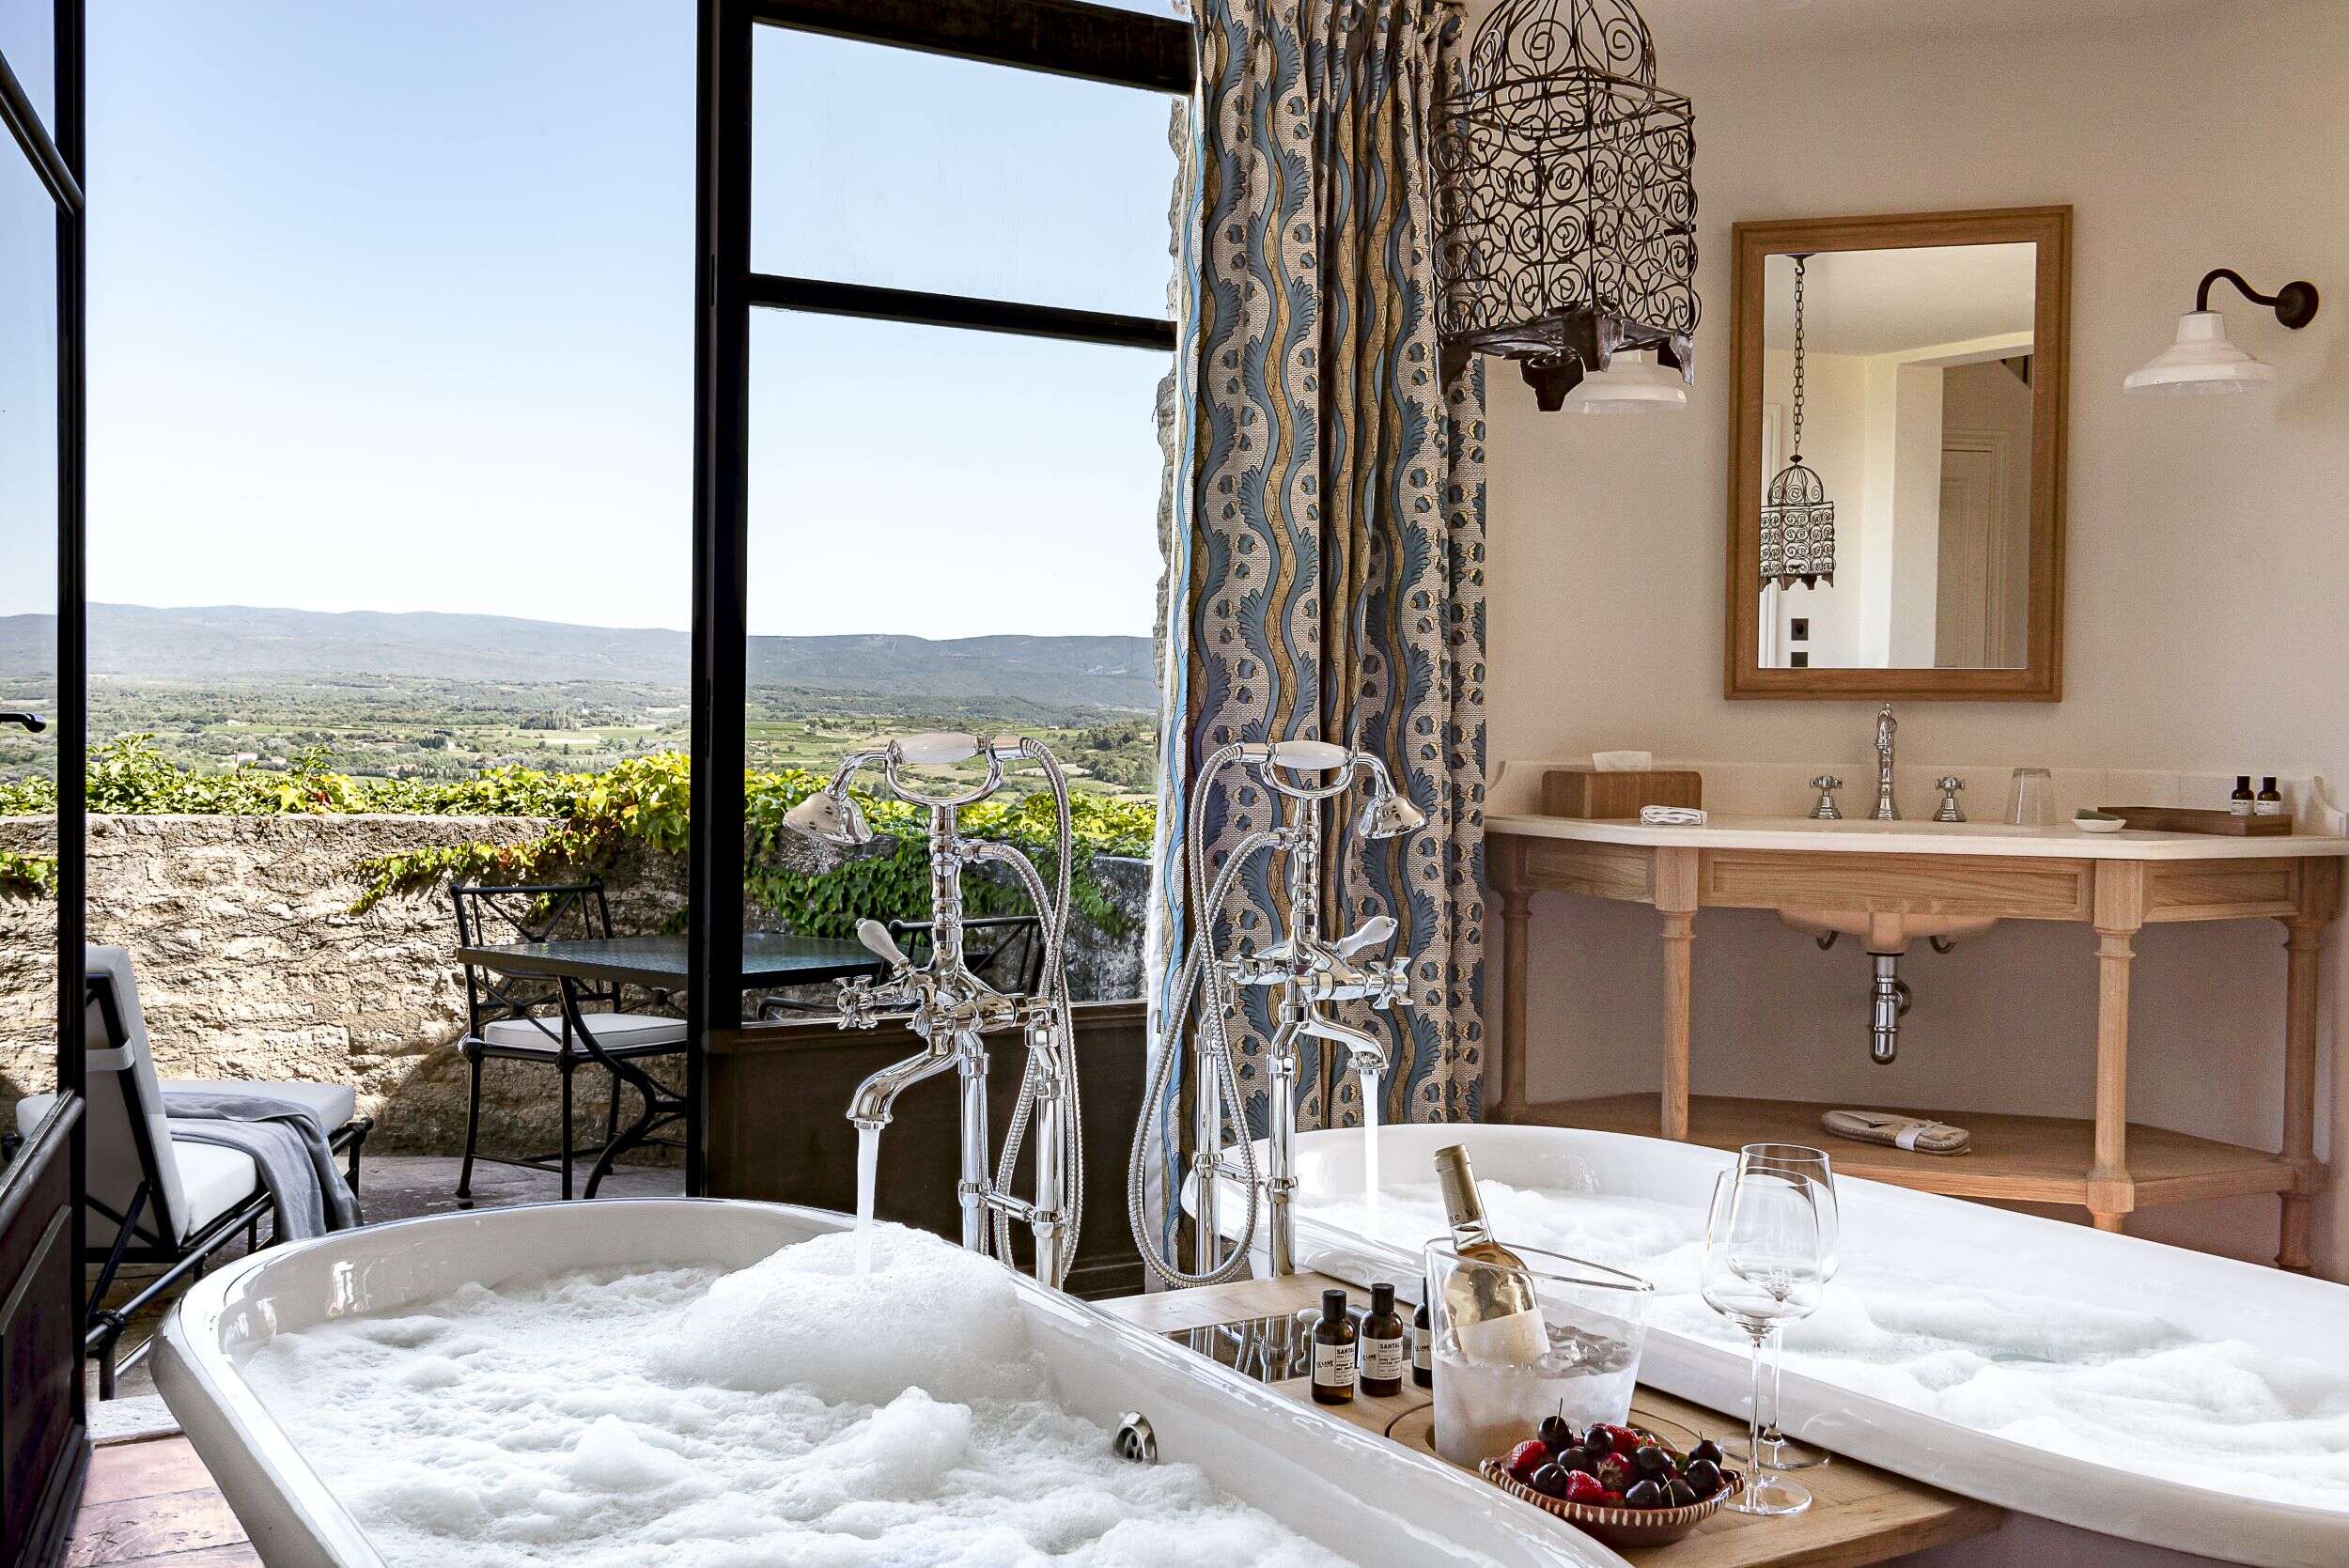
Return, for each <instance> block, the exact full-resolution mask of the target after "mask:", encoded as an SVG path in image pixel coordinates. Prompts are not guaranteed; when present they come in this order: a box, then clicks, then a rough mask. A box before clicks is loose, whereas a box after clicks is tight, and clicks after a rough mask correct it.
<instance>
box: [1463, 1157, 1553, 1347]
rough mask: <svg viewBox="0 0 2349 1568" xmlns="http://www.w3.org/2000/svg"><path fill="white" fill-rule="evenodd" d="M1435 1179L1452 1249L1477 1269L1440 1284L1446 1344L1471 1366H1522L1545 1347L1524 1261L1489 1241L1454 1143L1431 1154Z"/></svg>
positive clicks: (1481, 1207) (1472, 1182)
mask: <svg viewBox="0 0 2349 1568" xmlns="http://www.w3.org/2000/svg"><path fill="white" fill-rule="evenodd" d="M1436 1179H1437V1181H1438V1182H1439V1183H1440V1184H1441V1185H1442V1188H1443V1206H1444V1214H1445V1217H1446V1218H1447V1219H1449V1220H1450V1221H1451V1225H1452V1250H1454V1251H1455V1252H1456V1253H1458V1254H1459V1255H1460V1257H1462V1258H1463V1259H1466V1260H1468V1261H1470V1262H1472V1263H1478V1264H1483V1265H1486V1266H1485V1267H1482V1268H1458V1269H1455V1270H1453V1271H1452V1273H1451V1275H1450V1277H1449V1278H1447V1279H1446V1280H1445V1281H1444V1283H1443V1290H1444V1297H1443V1299H1444V1312H1445V1314H1446V1316H1447V1317H1448V1318H1449V1320H1450V1322H1451V1325H1452V1341H1453V1343H1454V1345H1455V1347H1456V1348H1457V1350H1458V1352H1459V1354H1460V1357H1461V1358H1462V1359H1463V1360H1465V1361H1467V1362H1468V1363H1469V1364H1470V1365H1471V1366H1524V1365H1528V1364H1530V1363H1532V1362H1534V1361H1538V1360H1540V1359H1541V1358H1542V1357H1543V1355H1544V1353H1545V1352H1547V1351H1548V1348H1549V1336H1548V1334H1547V1333H1545V1332H1544V1331H1543V1327H1542V1308H1541V1302H1540V1301H1539V1300H1538V1299H1537V1298H1536V1297H1535V1296H1534V1294H1533V1277H1532V1275H1531V1274H1529V1273H1527V1272H1526V1269H1525V1260H1524V1259H1522V1258H1520V1257H1518V1256H1517V1254H1516V1253H1515V1252H1512V1251H1510V1250H1508V1249H1507V1248H1506V1247H1503V1246H1501V1243H1499V1242H1497V1241H1495V1240H1494V1239H1493V1228H1492V1222H1491V1221H1490V1220H1488V1219H1486V1218H1485V1201H1484V1199H1483V1198H1482V1197H1480V1196H1479V1195H1478V1193H1477V1190H1476V1177H1475V1175H1474V1174H1473V1173H1472V1172H1470V1170H1469V1157H1468V1150H1467V1149H1466V1148H1464V1147H1462V1146H1461V1145H1459V1144H1457V1143H1455V1144H1453V1145H1452V1146H1451V1147H1450V1148H1446V1149H1438V1150H1437V1151H1436Z"/></svg>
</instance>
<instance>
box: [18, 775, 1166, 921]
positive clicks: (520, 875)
mask: <svg viewBox="0 0 2349 1568" xmlns="http://www.w3.org/2000/svg"><path fill="white" fill-rule="evenodd" d="M823 783H824V781H823V780H822V779H821V778H819V777H818V776H817V775H816V774H814V773H810V772H807V771H805V770H804V769H800V768H786V769H780V770H775V771H758V770H753V771H751V772H749V773H747V774H746V775H745V776H744V779H743V819H744V829H743V852H744V861H745V864H744V875H743V891H744V893H746V895H748V896H749V897H750V898H751V899H752V900H754V902H755V903H757V904H758V905H759V906H760V907H761V908H765V909H767V910H769V911H770V912H771V913H772V914H773V915H775V916H776V917H777V918H778V919H780V920H781V921H783V922H784V924H786V925H788V926H789V927H790V928H791V929H793V930H795V931H800V932H803V933H805V934H807V935H809V936H817V937H845V936H848V935H849V934H851V933H852V932H853V930H854V928H855V925H856V922H857V921H858V920H859V919H860V918H862V917H864V916H868V915H869V916H872V917H874V918H876V919H880V920H888V919H893V918H894V919H922V918H925V917H926V915H927V914H928V911H929V846H928V839H927V834H926V813H925V812H924V810H923V809H922V808H920V807H918V806H911V805H908V804H906V803H905V802H904V801H901V800H875V799H873V798H872V797H870V796H865V795H862V794H860V795H859V797H858V800H859V802H860V803H861V804H862V805H863V807H864V810H865V813H866V815H867V816H868V817H869V818H870V820H871V822H872V824H873V828H874V831H876V832H877V833H879V834H885V835H887V836H888V838H889V839H890V840H891V841H892V844H891V847H889V848H888V849H887V851H886V852H884V853H880V854H873V855H867V856H865V857H863V858H861V859H852V860H848V861H847V862H843V863H841V864H840V865H838V866H837V867H835V868H833V869H831V870H827V871H823V872H820V873H815V874H809V873H805V872H799V871H794V870H791V869H789V867H790V865H791V864H792V863H793V862H794V859H795V857H794V856H792V855H791V854H790V853H788V851H789V849H790V847H791V845H790V843H789V839H790V837H791V836H792V835H791V831H790V830H789V829H787V828H786V827H784V825H783V817H784V814H785V813H786V812H788V811H789V810H790V809H791V808H792V807H793V806H795V805H797V804H798V803H799V802H800V801H801V800H804V799H805V798H806V797H807V796H808V795H810V794H812V793H814V792H815V791H816V790H817V789H819V788H821V787H822V785H823ZM55 810H56V786H55V784H54V781H50V780H44V779H28V780H23V781H21V782H18V783H13V784H0V815H42V814H44V813H54V811H55ZM89 810H90V811H91V812H92V813H93V814H116V815H161V814H188V815H233V816H279V815H348V814H354V813H382V814H397V815H428V816H521V817H538V818H551V819H552V821H553V826H552V827H551V828H550V829H548V831H546V832H544V833H543V834H541V835H539V836H538V837H537V838H535V839H528V840H524V841H522V842H519V843H511V844H496V843H488V842H480V843H472V844H458V845H445V846H425V847H419V848H415V849H407V850H399V851H396V852H394V853H391V854H385V855H376V856H371V857H369V858H367V859H366V860H364V861H361V862H359V863H358V865H357V866H356V867H355V868H354V869H355V871H356V872H357V874H358V876H359V877H360V878H361V881H362V883H363V888H362V891H361V893H360V895H359V899H358V901H357V902H356V903H355V904H354V905H352V907H351V908H352V912H353V913H364V912H365V911H366V910H367V909H369V908H373V907H374V906H375V905H377V904H378V903H380V902H381V901H382V900H383V899H385V898H388V897H392V896H395V895H398V894H405V893H419V892H422V891H424V890H426V889H428V888H432V887H437V886H440V885H441V884H443V883H444V882H447V881H450V880H452V879H454V880H461V881H488V882H501V881H502V882H518V881H528V880H531V879H533V878H537V877H547V876H550V875H555V874H562V873H587V874H600V873H606V872H609V871H611V870H613V869H614V867H615V866H616V865H617V863H618V862H619V861H620V859H621V857H622V856H623V855H625V854H627V853H628V852H629V851H630V850H631V849H643V850H648V851H651V852H653V853H656V854H661V855H681V854H683V853H684V852H685V847H686V845H687V842H688V840H689V838H690V835H691V832H692V779H691V775H690V770H689V766H688V763H687V760H686V758H685V756H684V754H683V753H676V752H668V753H659V754H656V755H651V756H646V757H640V758H634V759H631V760H630V761H626V762H623V763H620V764H619V765H618V766H616V767H614V768H611V769H609V770H608V771H605V772H601V773H549V772H543V771H540V770H539V769H537V768H510V767H509V768H490V769H488V770H486V771H484V772H482V773H479V774H477V775H475V776H474V777H473V778H470V779H464V780H459V781H454V782H451V781H445V780H433V781H427V780H402V779H362V778H353V777H351V776H350V775H348V774H342V773H334V772H329V771H328V770H327V769H326V768H325V767H324V765H323V763H322V761H321V759H320V757H319V753H303V755H302V756H300V757H297V758H296V759H295V760H294V763H293V766H292V767H291V768H288V769H287V770H285V771H283V772H276V771H270V770H264V769H260V768H234V769H231V770H229V771H227V772H223V773H198V772H196V771H194V770H193V769H190V768H181V767H179V766H178V765H177V764H174V763H172V762H171V761H169V760H168V759H166V758H165V757H163V755H162V754H161V753H158V752H157V751H156V750H155V748H154V747H153V746H152V745H151V744H150V743H149V742H148V737H146V736H128V737H123V738H121V739H118V740H114V741H109V742H108V743H106V744H105V745H102V746H98V747H93V748H92V749H91V752H90V755H89ZM1072 813H1073V822H1072V826H1073V827H1074V830H1075V843H1076V846H1077V849H1078V852H1079V855H1080V862H1079V864H1078V866H1077V867H1076V869H1075V871H1074V872H1073V874H1072V876H1071V878H1070V900H1071V902H1072V903H1073V904H1074V905H1075V906H1076V910H1077V912H1078V913H1080V914H1081V915H1082V916H1084V917H1086V918H1088V919H1090V920H1091V921H1092V922H1093V923H1094V924H1096V925H1097V926H1098V927H1100V928H1101V929H1102V930H1104V931H1106V932H1108V933H1110V934H1112V935H1123V934H1124V933H1125V929H1126V927H1127V925H1128V924H1129V921H1128V917H1126V916H1125V915H1124V914H1123V913H1122V912H1121V911H1120V910H1119V909H1118V908H1116V907H1115V906H1114V905H1113V904H1112V902H1111V900H1110V898H1109V895H1108V893H1107V891H1106V890H1105V889H1104V888H1103V887H1102V886H1101V884H1100V883H1099V881H1098V880H1097V879H1096V877H1094V876H1093V874H1092V871H1091V862H1092V860H1093V858H1094V857H1095V856H1097V855H1123V856H1145V855H1147V854H1148V853H1149V852H1150V841H1151V834H1152V831H1153V829H1154V827H1155V825H1156V820H1157V813H1156V811H1155V809H1154V808H1153V807H1152V806H1151V805H1150V804H1148V803H1146V802H1136V801H1125V800H1107V799H1104V798H1102V797H1099V796H1089V795H1080V796H1078V797H1076V798H1075V800H1074V801H1073V802H1072ZM962 823H963V828H964V831H967V832H969V833H971V834H972V835H973V836H976V837H980V838H987V839H991V840H994V841H997V842H999V843H1003V844H1011V845H1016V846H1019V847H1020V848H1021V849H1023V850H1025V851H1027V853H1028V854H1029V855H1030V856H1031V857H1032V858H1033V859H1034V860H1035V862H1036V863H1037V868H1038V870H1040V871H1041V872H1042V873H1043V875H1044V878H1045V881H1046V883H1047V885H1048V886H1049V885H1050V883H1051V881H1052V879H1053V878H1054V877H1055V876H1056V875H1057V868H1056V866H1055V865H1054V863H1053V857H1054V850H1053V831H1052V829H1053V824H1052V809H1051V801H1050V800H1049V799H1048V798H1047V797H1045V796H1042V795H1031V796H1028V797H1025V798H1023V799H1019V800H1011V799H999V800H987V801H982V802H981V803H979V804H978V805H975V806H971V807H967V808H965V809H964V811H963V813H962ZM968 888H969V892H970V901H971V905H972V912H973V913H975V914H1008V913H1016V912H1019V911H1020V910H1023V909H1025V908H1027V898H1026V896H1025V894H1024V893H1022V892H1020V890H1019V889H1018V888H1016V887H1015V886H1013V885H1012V884H1011V883H1009V882H1008V881H995V880H992V879H989V878H985V877H973V878H972V880H971V881H970V883H969V884H968ZM36 890H38V891H39V892H40V893H46V894H47V895H49V896H52V897H54V895H55V892H56V861H55V858H54V856H30V855H14V854H9V853H8V852H6V851H0V892H8V891H17V892H22V893H30V892H33V891H36Z"/></svg>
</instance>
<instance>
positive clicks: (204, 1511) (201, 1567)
mask: <svg viewBox="0 0 2349 1568" xmlns="http://www.w3.org/2000/svg"><path fill="white" fill-rule="evenodd" d="M65 1560H66V1564H67V1568H96V1565H98V1564H100V1563H105V1564H110V1565H118V1568H130V1565H132V1564H137V1565H139V1568H249V1565H254V1564H257V1563H259V1561H260V1560H261V1559H260V1556H259V1554H258V1553H257V1552H255V1551H254V1549H253V1547H252V1545H250V1544H249V1543H248V1542H247V1541H246V1540H245V1534H244V1531H243V1529H241V1528H239V1526H238V1524H237V1516H236V1515H235V1514H231V1513H230V1512H228V1501H227V1499H226V1498H223V1497H222V1496H221V1495H220V1488H219V1487H217V1486H215V1485H213V1484H212V1478H211V1475H210V1472H208V1471H207V1470H206V1469H205V1468H204V1462H203V1461H202V1460H200V1459H198V1458H196V1456H195V1450H194V1447H193V1446H192V1445H191V1444H190V1443H189V1442H188V1440H187V1439H186V1438H185V1437H156V1438H151V1439H149V1440H148V1441H146V1442H141V1443H109V1444H107V1445H106V1446H105V1447H103V1448H101V1449H99V1450H98V1451H97V1452H94V1453H92V1454H91V1455H90V1466H89V1483H88V1485H87V1486H86V1488H85V1489H84V1491H83V1493H82V1511H81V1513H80V1514H76V1515H75V1517H74V1520H73V1534H72V1537H71V1539H70V1542H69V1543H68V1544H67V1546H66V1553H65Z"/></svg>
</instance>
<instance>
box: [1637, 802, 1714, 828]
mask: <svg viewBox="0 0 2349 1568" xmlns="http://www.w3.org/2000/svg"><path fill="white" fill-rule="evenodd" d="M1640 822H1641V826H1642V827H1648V828H1702V827H1703V826H1704V814H1703V812H1701V811H1699V810H1698V809H1697V808H1696V807H1694V806H1641V808H1640Z"/></svg>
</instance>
